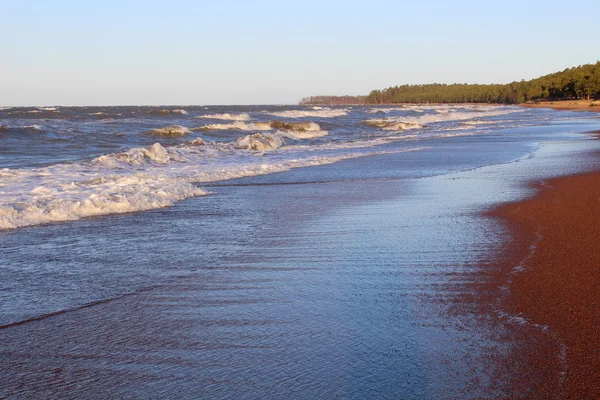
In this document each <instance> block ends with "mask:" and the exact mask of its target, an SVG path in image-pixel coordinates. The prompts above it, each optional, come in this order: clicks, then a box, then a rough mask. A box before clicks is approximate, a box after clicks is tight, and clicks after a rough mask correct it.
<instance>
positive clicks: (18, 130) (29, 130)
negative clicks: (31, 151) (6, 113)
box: [0, 125, 42, 137]
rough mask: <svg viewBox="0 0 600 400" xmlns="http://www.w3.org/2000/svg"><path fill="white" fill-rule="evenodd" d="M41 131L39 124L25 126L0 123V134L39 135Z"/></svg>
mask: <svg viewBox="0 0 600 400" xmlns="http://www.w3.org/2000/svg"><path fill="white" fill-rule="evenodd" d="M40 133H42V128H41V127H40V126H39V125H27V126H10V125H0V136H17V137H18V136H29V135H35V136H37V135H39V134H40Z"/></svg>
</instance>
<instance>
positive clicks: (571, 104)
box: [519, 100, 600, 113]
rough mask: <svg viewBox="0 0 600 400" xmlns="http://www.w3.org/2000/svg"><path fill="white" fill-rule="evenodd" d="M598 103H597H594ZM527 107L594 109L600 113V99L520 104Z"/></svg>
mask: <svg viewBox="0 0 600 400" xmlns="http://www.w3.org/2000/svg"><path fill="white" fill-rule="evenodd" d="M592 104H596V105H594V106H593V105H592ZM519 105H520V106H521V107H525V108H552V109H554V110H563V111H592V112H597V113H600V100H561V101H541V102H538V103H523V104H519Z"/></svg>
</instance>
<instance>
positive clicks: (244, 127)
mask: <svg viewBox="0 0 600 400" xmlns="http://www.w3.org/2000/svg"><path fill="white" fill-rule="evenodd" d="M272 129H273V127H271V124H270V123H269V122H243V121H236V122H233V123H230V124H210V125H204V126H200V127H198V128H194V130H240V131H270V130H272Z"/></svg>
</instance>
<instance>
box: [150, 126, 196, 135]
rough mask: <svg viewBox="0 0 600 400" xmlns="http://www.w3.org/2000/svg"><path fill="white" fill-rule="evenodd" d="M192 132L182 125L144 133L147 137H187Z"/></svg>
mask: <svg viewBox="0 0 600 400" xmlns="http://www.w3.org/2000/svg"><path fill="white" fill-rule="evenodd" d="M190 132H191V131H190V130H189V129H188V128H186V127H185V126H181V125H172V126H165V127H163V128H157V129H151V130H149V131H146V132H144V133H145V134H146V135H153V136H185V135H187V134H189V133H190Z"/></svg>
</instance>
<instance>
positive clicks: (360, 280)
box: [0, 104, 600, 399]
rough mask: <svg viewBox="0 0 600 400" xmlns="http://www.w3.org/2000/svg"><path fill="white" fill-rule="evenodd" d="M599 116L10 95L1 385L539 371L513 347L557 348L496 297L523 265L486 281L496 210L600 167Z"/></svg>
mask: <svg viewBox="0 0 600 400" xmlns="http://www.w3.org/2000/svg"><path fill="white" fill-rule="evenodd" d="M599 129H600V118H598V117H597V114H594V113H582V112H570V111H556V110H550V109H528V108H521V107H512V106H491V105H458V104H455V105H389V106H339V107H338V106H336V107H325V106H323V107H318V106H297V105H294V106H290V105H286V106H267V105H265V106H161V107H147V106H127V107H59V106H56V107H2V108H0V398H7V399H12V398H15V399H35V398H43V399H50V398H56V399H70V398H73V399H75V398H96V399H103V398H107V399H108V398H120V399H164V398H172V399H196V398H206V399H266V398H269V399H279V398H281V399H284V398H285V399H334V398H340V399H366V398H373V399H400V398H402V399H447V398H481V397H494V398H498V397H506V398H508V397H514V396H523V395H524V393H525V394H526V393H533V392H532V391H535V390H537V389H536V388H538V386H536V385H538V384H540V383H539V382H537V381H536V377H535V376H532V378H531V380H528V382H529V383H527V384H526V385H525V386H526V387H524V388H523V387H522V386H520V387H519V388H518V389H517V388H516V386H515V385H512V384H511V382H514V379H516V378H515V374H516V371H517V369H518V370H519V371H523V370H526V371H527V370H529V369H528V365H527V362H528V361H527V360H528V359H529V358H528V357H521V356H519V355H520V354H521V355H522V354H523V352H535V351H536V350H535V345H534V344H535V343H534V342H536V341H555V342H556V348H557V349H558V350H557V352H556V354H555V355H554V356H553V357H554V358H555V360H556V363H557V365H561V362H563V361H564V357H563V355H562V353H561V352H562V351H564V349H562V348H561V343H560V340H559V339H558V338H556V337H555V336H553V335H552V332H548V330H547V327H544V326H534V325H533V324H531V323H529V322H528V321H527V319H526V318H524V317H523V316H518V315H509V314H507V312H506V311H505V310H504V309H503V306H502V304H503V299H504V298H506V297H509V296H510V287H509V286H510V285H509V283H510V276H507V277H506V282H505V283H506V285H504V286H502V287H499V288H497V289H498V290H497V292H495V291H494V290H495V289H490V288H488V289H486V290H487V292H486V293H487V295H486V296H482V295H481V293H482V291H483V290H484V289H482V288H483V287H487V286H486V283H487V282H486V276H487V274H486V268H493V263H492V264H491V263H490V260H491V259H492V258H493V257H496V256H497V255H498V254H501V252H502V249H503V248H505V247H506V246H508V245H510V243H511V236H510V230H509V228H508V227H506V226H504V225H503V223H502V221H499V220H496V219H494V218H493V217H491V216H489V214H487V211H490V210H492V209H493V208H494V207H497V206H498V205H500V204H503V203H506V202H511V201H516V200H520V199H523V198H527V197H529V196H532V195H534V194H535V193H536V190H537V189H536V188H537V187H539V185H540V184H541V185H543V184H544V181H545V180H547V179H549V178H552V177H556V176H562V175H567V174H574V173H578V172H585V171H589V170H593V169H596V168H597V167H598V166H597V161H596V157H595V154H596V153H597V152H598V150H600V145H599V144H598V141H597V139H596V134H594V133H592V132H594V131H598V130H599ZM532 182H534V183H537V184H538V185H537V186H535V185H534V186H532V185H531V183H532ZM518 268H519V265H518V264H516V265H515V270H514V271H513V272H515V273H518ZM490 293H491V296H490ZM490 298H492V299H493V300H492V302H491V303H490ZM484 302H487V303H486V306H485V307H483V306H482V303H484ZM515 332H517V333H518V332H521V333H523V334H521V335H518V334H515ZM499 360H516V361H515V363H520V365H519V368H517V367H514V368H513V367H511V363H510V362H508V363H501V362H500V361H499ZM501 364H502V365H501ZM532 368H533V367H532ZM564 368H566V366H565V367H564ZM531 370H533V369H531ZM521 378H522V377H521ZM558 384H560V382H557V385H558ZM527 385H529V386H527ZM515 390H519V391H520V392H515ZM528 391H529V392H528Z"/></svg>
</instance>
